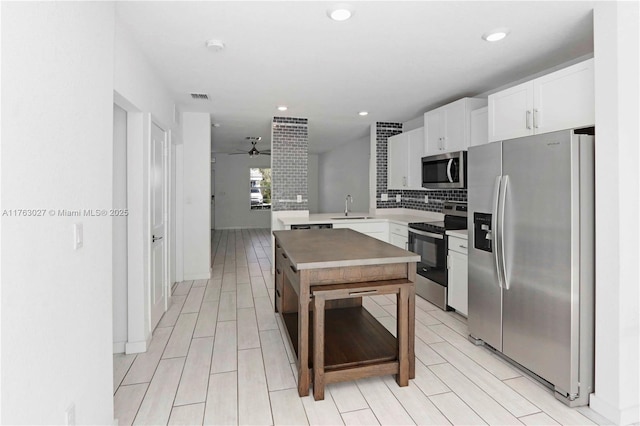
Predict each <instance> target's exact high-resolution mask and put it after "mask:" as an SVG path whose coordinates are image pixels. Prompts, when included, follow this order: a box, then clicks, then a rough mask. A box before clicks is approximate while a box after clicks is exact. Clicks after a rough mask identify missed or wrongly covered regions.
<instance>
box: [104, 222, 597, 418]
mask: <svg viewBox="0 0 640 426" xmlns="http://www.w3.org/2000/svg"><path fill="white" fill-rule="evenodd" d="M212 256H213V257H212V261H213V274H212V278H211V279H210V280H196V281H185V282H181V283H178V284H177V285H176V286H175V287H174V289H173V296H172V304H171V306H170V308H169V310H168V311H167V312H166V313H165V315H164V316H163V318H162V319H161V321H160V323H159V325H158V327H157V328H156V330H155V331H154V333H153V339H152V342H151V345H150V347H149V350H148V351H147V352H146V353H144V354H138V355H124V354H116V355H114V405H115V413H114V417H115V418H116V419H117V421H118V424H119V425H129V424H153V425H165V424H171V425H174V424H188V425H196V424H198V425H199V424H219V425H233V424H241V425H245V424H247V425H258V424H259V425H272V424H273V425H280V424H282V425H284V424H287V425H303V424H323V425H340V424H346V425H375V424H383V425H386V424H389V425H408V424H425V425H428V424H431V425H443V424H454V425H471V424H474V425H475V424H500V425H512V424H525V425H543V424H544V425H551V424H563V425H588V424H596V423H600V424H602V423H605V422H603V419H601V418H599V417H598V416H597V415H596V414H595V413H594V412H593V411H592V410H590V409H589V408H586V407H583V408H579V409H571V408H568V407H566V406H565V405H563V404H562V403H560V402H559V401H557V400H556V399H555V398H554V397H553V394H552V392H551V391H550V390H548V389H547V388H545V387H543V386H541V385H540V384H539V383H538V382H536V381H534V380H532V379H531V378H529V377H527V376H526V375H523V374H522V373H521V372H520V371H518V370H517V369H515V368H513V367H512V366H511V365H510V364H508V363H507V362H505V361H504V360H502V359H500V358H499V357H497V356H496V355H494V354H493V353H491V352H489V351H488V350H487V349H485V348H482V347H477V346H474V345H473V344H471V343H470V342H469V341H468V340H467V338H466V335H467V325H466V320H465V318H464V317H462V316H459V315H457V314H455V313H452V312H444V311H442V310H440V309H438V308H437V307H435V306H433V305H431V304H430V303H429V302H427V301H425V300H423V299H421V298H419V297H418V298H417V300H416V305H417V309H416V310H417V312H416V358H417V360H416V378H415V379H414V380H411V381H410V384H409V386H408V387H403V388H400V387H398V386H397V384H396V382H395V381H394V379H393V377H391V376H388V377H375V378H369V379H364V380H357V381H353V382H344V383H338V384H331V385H328V386H327V388H326V391H325V400H324V401H314V400H313V397H312V396H308V397H305V398H300V397H298V394H297V389H296V376H295V375H296V372H295V363H294V359H293V356H292V353H291V350H290V348H289V346H288V344H287V343H285V342H286V340H284V339H283V325H282V323H281V321H280V319H279V318H278V317H277V315H275V314H274V311H273V299H274V282H273V276H272V275H271V259H270V257H271V236H270V233H269V230H268V229H246V230H234V231H216V232H214V233H213V236H212ZM363 303H364V305H365V307H366V308H367V309H368V310H369V311H370V312H371V313H372V314H373V315H374V316H375V317H376V318H378V320H379V321H380V322H381V323H382V324H383V325H384V326H385V327H387V328H388V329H389V330H390V331H391V332H393V333H395V328H396V320H395V314H396V307H395V306H394V304H395V300H394V298H392V297H387V296H374V297H368V298H365V300H364V302H363Z"/></svg>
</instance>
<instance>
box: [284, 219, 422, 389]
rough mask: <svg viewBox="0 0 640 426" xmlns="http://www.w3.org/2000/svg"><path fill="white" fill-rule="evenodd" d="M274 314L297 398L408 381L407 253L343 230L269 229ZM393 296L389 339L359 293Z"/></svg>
mask: <svg viewBox="0 0 640 426" xmlns="http://www.w3.org/2000/svg"><path fill="white" fill-rule="evenodd" d="M273 235H274V237H275V269H276V282H275V287H276V289H275V290H276V295H275V310H276V312H279V313H280V315H281V316H282V319H283V322H284V324H285V326H286V329H287V331H288V336H289V341H290V342H289V343H290V344H291V346H292V347H293V350H294V352H295V354H296V365H297V368H298V394H299V395H300V396H306V395H308V394H309V386H310V384H311V383H312V382H313V393H314V398H315V399H316V400H318V399H323V398H324V385H325V384H328V383H332V382H339V381H345V380H354V379H358V378H363V377H370V376H379V375H386V374H395V375H396V381H397V383H398V385H400V386H406V385H407V384H408V380H409V379H410V378H414V377H415V351H414V342H415V340H414V339H415V284H414V282H415V275H416V265H415V264H416V262H417V261H419V259H420V257H419V256H418V255H416V254H414V253H411V252H408V251H406V250H403V249H400V248H398V247H395V246H393V245H391V244H387V243H385V242H383V241H379V240H377V239H375V238H372V237H369V236H367V235H364V234H362V233H359V232H356V231H353V230H351V229H311V230H293V231H274V232H273ZM381 294H395V295H396V298H397V324H398V327H397V330H396V331H397V333H396V336H397V338H395V337H394V336H393V335H392V334H391V333H389V331H388V330H387V329H386V328H385V327H384V326H383V325H382V324H380V323H379V322H378V321H377V320H376V319H375V318H374V317H373V316H372V315H371V314H370V313H369V312H368V311H367V310H366V309H365V308H364V307H363V306H362V296H365V295H367V296H369V295H381Z"/></svg>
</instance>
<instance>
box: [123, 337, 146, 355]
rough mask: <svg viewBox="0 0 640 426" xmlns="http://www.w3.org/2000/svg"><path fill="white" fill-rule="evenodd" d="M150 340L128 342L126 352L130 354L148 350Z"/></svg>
mask: <svg viewBox="0 0 640 426" xmlns="http://www.w3.org/2000/svg"><path fill="white" fill-rule="evenodd" d="M148 347H149V342H147V341H146V340H141V341H139V342H127V343H126V344H125V353H126V354H127V355H128V354H140V353H143V352H146V351H147V348H148Z"/></svg>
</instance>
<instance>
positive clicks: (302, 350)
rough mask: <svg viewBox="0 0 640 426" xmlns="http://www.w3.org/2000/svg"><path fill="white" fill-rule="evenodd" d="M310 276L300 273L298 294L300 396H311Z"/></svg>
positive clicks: (304, 272) (305, 272) (303, 272)
mask: <svg viewBox="0 0 640 426" xmlns="http://www.w3.org/2000/svg"><path fill="white" fill-rule="evenodd" d="M309 301H310V297H309V275H308V273H307V271H300V293H299V294H298V395H299V396H301V397H302V396H307V395H309V385H310V383H309V381H310V380H309V379H310V377H309Z"/></svg>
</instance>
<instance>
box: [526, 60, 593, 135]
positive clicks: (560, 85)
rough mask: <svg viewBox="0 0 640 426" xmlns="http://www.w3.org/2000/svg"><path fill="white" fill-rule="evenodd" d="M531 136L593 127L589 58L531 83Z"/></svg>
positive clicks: (591, 77) (591, 71) (590, 61)
mask: <svg viewBox="0 0 640 426" xmlns="http://www.w3.org/2000/svg"><path fill="white" fill-rule="evenodd" d="M533 93H534V121H533V127H534V130H535V133H547V132H555V131H556V130H562V129H571V128H575V127H583V126H592V125H594V124H595V98H594V79H593V59H589V60H588V61H584V62H581V63H579V64H575V65H572V66H570V67H567V68H564V69H562V70H560V71H556V72H554V73H551V74H548V75H545V76H543V77H540V78H538V79H536V80H534V82H533Z"/></svg>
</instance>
